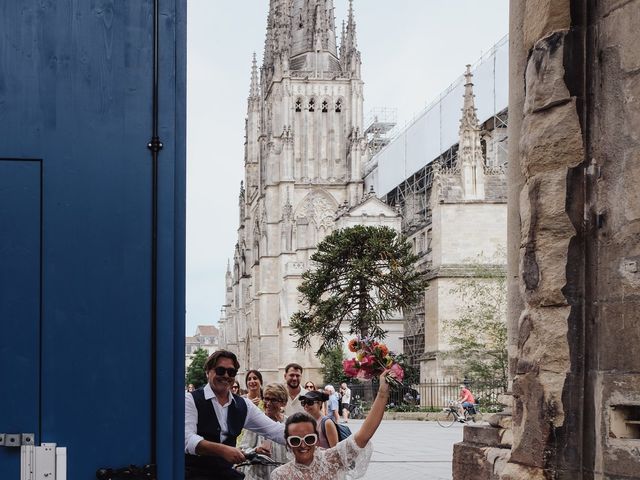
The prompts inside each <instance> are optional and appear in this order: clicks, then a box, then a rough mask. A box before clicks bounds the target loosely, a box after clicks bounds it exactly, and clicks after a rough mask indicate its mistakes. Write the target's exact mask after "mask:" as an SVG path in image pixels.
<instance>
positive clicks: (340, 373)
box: [320, 347, 349, 390]
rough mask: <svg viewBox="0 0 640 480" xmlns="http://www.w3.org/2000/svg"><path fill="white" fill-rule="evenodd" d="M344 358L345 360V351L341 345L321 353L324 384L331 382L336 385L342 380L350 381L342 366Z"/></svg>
mask: <svg viewBox="0 0 640 480" xmlns="http://www.w3.org/2000/svg"><path fill="white" fill-rule="evenodd" d="M342 360H344V353H343V351H342V348H341V347H336V348H332V349H331V350H329V351H327V352H325V353H323V354H322V355H320V362H321V363H322V368H321V369H320V371H321V372H322V377H323V381H324V384H325V385H327V384H329V383H330V384H331V385H333V386H334V387H336V390H338V388H339V387H338V386H339V385H340V384H341V383H342V382H348V381H349V378H348V377H347V376H346V375H345V374H344V369H343V368H342Z"/></svg>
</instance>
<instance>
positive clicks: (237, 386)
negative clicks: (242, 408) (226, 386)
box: [231, 380, 240, 395]
mask: <svg viewBox="0 0 640 480" xmlns="http://www.w3.org/2000/svg"><path fill="white" fill-rule="evenodd" d="M231 393H233V394H234V395H240V383H239V382H238V380H234V382H233V385H231Z"/></svg>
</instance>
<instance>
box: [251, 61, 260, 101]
mask: <svg viewBox="0 0 640 480" xmlns="http://www.w3.org/2000/svg"><path fill="white" fill-rule="evenodd" d="M259 97H260V86H259V84H258V62H257V60H256V52H253V61H252V62H251V86H250V87H249V99H254V98H259Z"/></svg>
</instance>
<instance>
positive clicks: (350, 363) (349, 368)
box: [342, 358, 359, 377]
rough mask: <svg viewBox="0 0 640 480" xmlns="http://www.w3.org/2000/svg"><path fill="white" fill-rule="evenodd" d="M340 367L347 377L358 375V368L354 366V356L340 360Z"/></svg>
mask: <svg viewBox="0 0 640 480" xmlns="http://www.w3.org/2000/svg"><path fill="white" fill-rule="evenodd" d="M342 368H343V369H344V373H345V375H346V376H347V377H355V376H356V375H358V372H359V369H358V368H357V366H356V360H355V359H354V358H351V359H348V360H344V361H343V362H342Z"/></svg>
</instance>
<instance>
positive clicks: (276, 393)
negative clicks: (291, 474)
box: [238, 383, 289, 480]
mask: <svg viewBox="0 0 640 480" xmlns="http://www.w3.org/2000/svg"><path fill="white" fill-rule="evenodd" d="M263 401H264V405H265V412H264V413H265V414H266V415H267V416H268V417H269V418H270V419H271V420H273V421H274V422H279V423H284V421H285V420H286V417H285V416H284V414H283V413H282V411H283V408H284V406H285V405H286V404H287V389H286V388H284V386H283V385H282V384H280V383H270V384H268V385H267V386H266V387H265V389H264V398H263ZM238 447H239V448H240V449H241V450H242V451H243V452H245V454H247V453H250V452H256V453H261V454H263V455H267V456H269V457H271V458H272V459H273V460H274V461H276V462H278V463H286V462H288V461H289V459H288V458H287V449H286V447H285V446H284V445H279V444H277V443H273V442H271V441H270V440H267V439H266V438H264V437H263V436H262V435H258V434H256V433H254V432H250V431H248V430H246V431H245V433H244V435H243V436H242V441H241V442H240V443H239V445H238ZM275 468H276V467H275V466H268V465H251V466H249V467H247V468H245V469H244V470H243V472H244V474H245V480H268V479H269V476H270V475H271V472H272V471H273V470H274V469H275Z"/></svg>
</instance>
